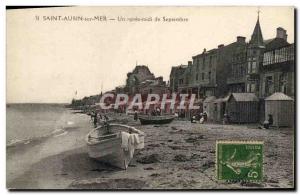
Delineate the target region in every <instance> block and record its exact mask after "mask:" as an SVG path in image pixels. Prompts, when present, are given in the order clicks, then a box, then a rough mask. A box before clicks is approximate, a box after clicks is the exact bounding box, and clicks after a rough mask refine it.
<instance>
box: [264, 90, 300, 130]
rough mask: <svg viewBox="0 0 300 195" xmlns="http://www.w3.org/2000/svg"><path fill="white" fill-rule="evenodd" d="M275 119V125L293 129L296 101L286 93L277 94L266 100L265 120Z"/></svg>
mask: <svg viewBox="0 0 300 195" xmlns="http://www.w3.org/2000/svg"><path fill="white" fill-rule="evenodd" d="M269 114H270V115H272V117H273V125H274V126H277V127H283V126H286V127H291V126H293V123H294V100H293V98H291V97H289V96H287V95H285V94H284V93H280V92H276V93H273V94H272V95H271V96H269V97H267V98H266V99H265V119H266V120H268V118H269V117H268V115H269Z"/></svg>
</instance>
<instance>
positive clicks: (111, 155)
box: [86, 125, 144, 169]
mask: <svg viewBox="0 0 300 195" xmlns="http://www.w3.org/2000/svg"><path fill="white" fill-rule="evenodd" d="M111 127H112V128H120V127H121V129H122V128H124V131H125V130H131V131H132V133H137V134H138V136H139V140H140V144H139V145H138V146H137V148H136V149H141V148H143V147H144V133H143V132H141V131H139V130H137V129H135V128H132V127H129V126H125V125H111ZM100 128H102V127H100ZM97 129H98V128H97ZM97 129H94V130H93V131H91V132H90V133H89V134H88V135H87V137H86V142H87V147H88V155H89V157H90V158H93V159H96V160H98V161H101V162H103V163H107V164H110V165H112V166H115V167H118V168H121V169H127V167H128V165H129V163H130V161H131V159H132V156H130V152H129V151H125V150H124V149H123V148H122V138H121V133H120V132H117V133H113V134H109V135H104V136H103V135H102V136H97ZM93 137H97V139H94V138H93Z"/></svg>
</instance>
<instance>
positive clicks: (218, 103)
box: [213, 98, 226, 122]
mask: <svg viewBox="0 0 300 195" xmlns="http://www.w3.org/2000/svg"><path fill="white" fill-rule="evenodd" d="M225 108H226V99H225V98H218V99H216V100H215V101H214V112H213V113H214V114H213V121H214V122H222V120H223V117H224V114H225Z"/></svg>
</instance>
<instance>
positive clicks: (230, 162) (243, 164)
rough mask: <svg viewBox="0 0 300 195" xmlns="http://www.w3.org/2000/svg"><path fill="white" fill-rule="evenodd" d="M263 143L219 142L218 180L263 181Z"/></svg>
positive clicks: (217, 152) (217, 155) (217, 147)
mask: <svg viewBox="0 0 300 195" xmlns="http://www.w3.org/2000/svg"><path fill="white" fill-rule="evenodd" d="M263 146H264V143H263V142H262V141H217V142H216V150H217V151H216V172H217V179H218V180H229V181H253V182H259V181H261V180H262V179H263Z"/></svg>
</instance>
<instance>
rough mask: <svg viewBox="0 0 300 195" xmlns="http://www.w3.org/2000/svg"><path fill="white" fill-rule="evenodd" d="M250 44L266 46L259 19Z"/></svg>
mask: <svg viewBox="0 0 300 195" xmlns="http://www.w3.org/2000/svg"><path fill="white" fill-rule="evenodd" d="M249 43H250V44H253V45H255V46H264V39H263V36H262V31H261V28H260V23H259V17H258V18H257V21H256V24H255V27H254V30H253V33H252V35H251V40H250V42H249Z"/></svg>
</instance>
